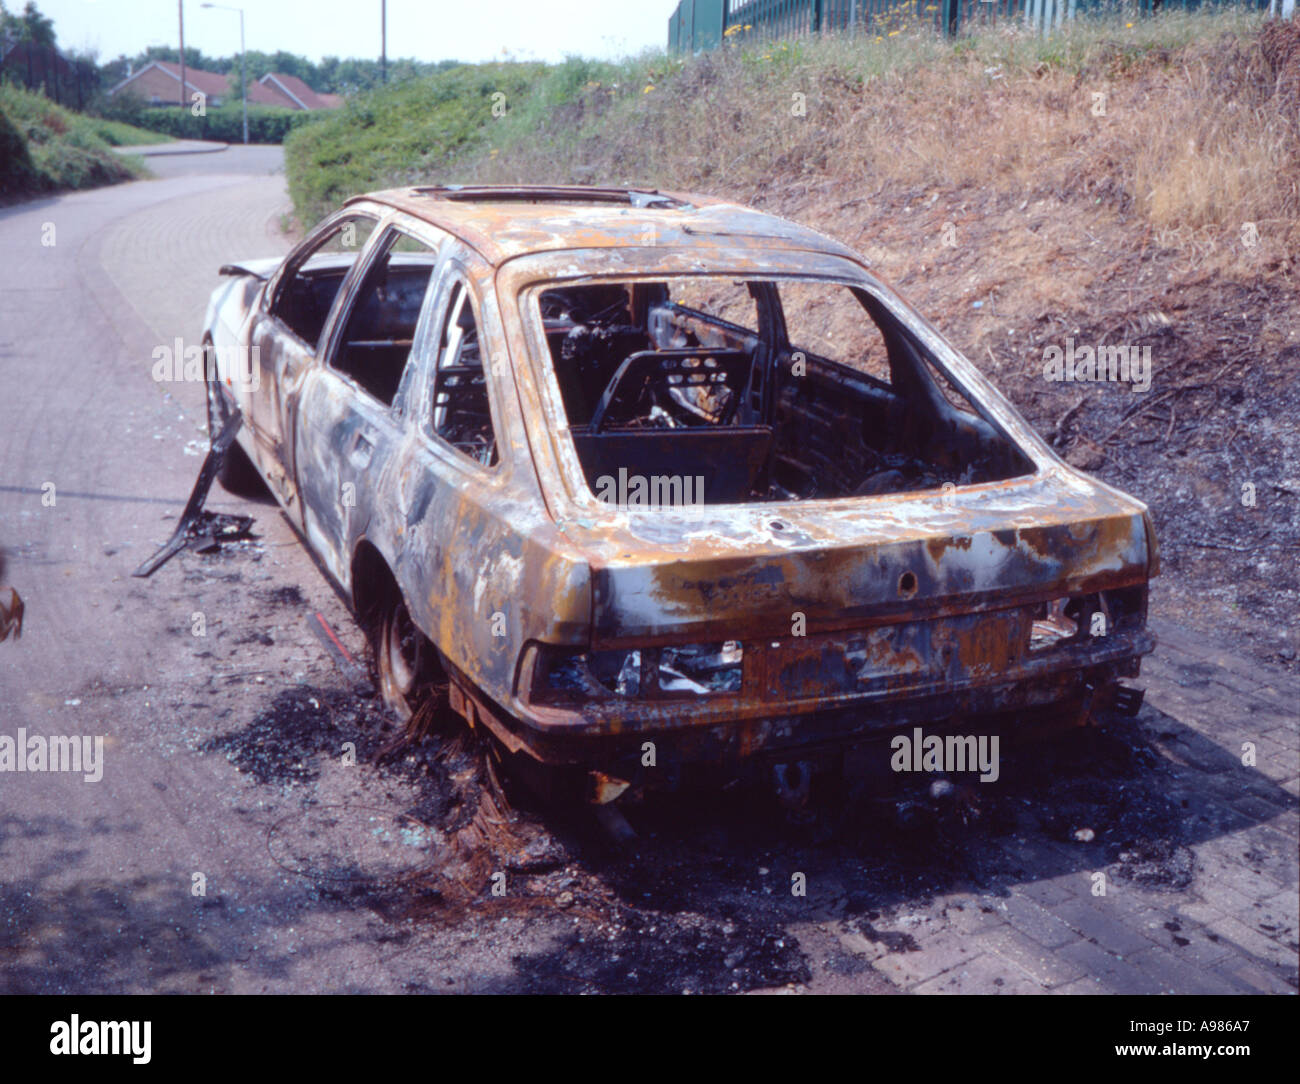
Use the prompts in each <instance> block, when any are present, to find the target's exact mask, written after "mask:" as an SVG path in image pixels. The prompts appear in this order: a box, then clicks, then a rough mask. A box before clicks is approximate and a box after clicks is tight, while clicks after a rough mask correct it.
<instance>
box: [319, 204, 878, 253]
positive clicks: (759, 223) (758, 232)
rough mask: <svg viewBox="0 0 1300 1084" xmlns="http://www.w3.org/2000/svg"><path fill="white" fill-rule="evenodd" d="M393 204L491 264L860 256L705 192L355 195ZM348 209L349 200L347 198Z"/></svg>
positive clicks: (800, 228)
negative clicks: (718, 248)
mask: <svg viewBox="0 0 1300 1084" xmlns="http://www.w3.org/2000/svg"><path fill="white" fill-rule="evenodd" d="M367 200H368V201H372V202H376V203H381V204H385V205H387V206H389V207H393V208H395V209H396V210H399V211H403V212H405V213H406V214H409V215H411V216H413V217H415V218H418V219H420V220H422V221H424V222H428V223H430V224H431V225H434V226H437V227H438V228H439V229H442V230H445V231H446V232H447V233H450V234H453V235H454V236H456V237H459V238H460V239H461V240H462V241H464V242H465V243H466V244H468V245H469V246H470V247H472V248H473V249H475V250H476V251H477V252H478V253H479V255H481V256H482V257H483V258H484V259H485V260H487V261H488V262H489V263H491V264H493V265H494V266H499V265H500V264H502V263H504V262H505V261H506V260H509V259H513V258H514V257H516V256H523V255H527V254H529V253H536V252H554V251H558V250H563V249H608V248H621V247H643V246H671V247H677V246H682V247H688V248H689V247H696V246H699V245H700V244H701V242H704V243H711V244H714V245H716V244H718V243H719V242H721V241H724V240H725V241H726V242H727V243H728V244H729V245H731V246H732V247H740V248H744V247H746V246H752V247H754V248H763V249H772V248H779V249H791V250H802V251H813V252H828V253H835V254H837V255H847V256H850V257H853V258H856V259H860V257H857V256H856V255H855V254H854V253H853V252H852V251H851V250H850V249H848V248H846V247H845V246H843V245H841V244H840V243H839V242H838V241H835V240H833V239H832V238H830V237H827V236H826V235H825V234H822V233H818V232H817V231H816V230H812V229H809V228H807V227H806V226H800V225H797V224H795V223H793V222H789V221H787V220H785V219H783V218H778V217H777V216H775V215H769V214H764V213H762V212H761V211H755V210H752V209H750V208H748V207H742V206H740V205H738V204H734V203H726V202H724V201H722V200H716V199H711V198H709V197H706V196H695V195H688V194H684V193H673V192H660V191H658V190H654V189H636V188H591V187H578V186H559V185H547V186H542V185H531V186H530V185H474V186H460V185H438V186H426V187H413V188H392V189H388V190H386V191H383V192H372V193H368V194H367V195H364V196H356V197H353V198H352V199H350V200H348V201H347V203H348V204H353V203H359V202H363V201H367ZM345 206H346V205H345Z"/></svg>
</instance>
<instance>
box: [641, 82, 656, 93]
mask: <svg viewBox="0 0 1300 1084" xmlns="http://www.w3.org/2000/svg"><path fill="white" fill-rule="evenodd" d="M654 88H655V85H654V84H653V83H647V84H646V85H645V90H643V91H642V92H641V93H642V94H649V93H650V92H651V91H652V90H654Z"/></svg>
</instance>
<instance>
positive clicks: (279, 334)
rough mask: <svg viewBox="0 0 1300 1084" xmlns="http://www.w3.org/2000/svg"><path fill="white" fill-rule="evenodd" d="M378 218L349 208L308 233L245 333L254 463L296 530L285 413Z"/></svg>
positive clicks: (289, 412) (299, 518) (294, 490)
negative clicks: (253, 372) (254, 373)
mask: <svg viewBox="0 0 1300 1084" xmlns="http://www.w3.org/2000/svg"><path fill="white" fill-rule="evenodd" d="M377 224H378V219H377V217H376V216H374V215H371V214H366V213H364V212H357V211H349V212H347V213H346V214H343V215H341V216H337V217H335V218H334V219H331V220H330V221H329V222H327V223H326V224H325V225H324V226H322V227H321V228H320V229H318V230H317V231H316V232H315V233H313V234H312V235H311V236H310V237H309V238H307V240H306V241H304V242H303V243H302V245H300V246H299V247H298V249H297V250H295V252H294V253H293V254H292V255H291V256H290V257H289V259H288V260H286V261H285V263H284V265H283V267H282V268H281V270H280V272H279V273H278V274H277V275H276V277H275V279H274V280H273V281H272V282H271V284H270V286H269V288H268V290H267V294H266V300H265V302H264V306H263V308H262V310H261V311H260V312H258V313H257V314H255V316H254V317H253V321H252V323H251V326H250V330H249V347H250V354H251V357H252V359H253V362H252V363H253V364H254V365H256V366H257V370H258V376H259V379H258V380H257V381H256V383H255V390H254V391H253V394H252V396H251V400H250V407H251V409H250V411H249V413H248V416H247V417H246V418H245V421H246V422H247V424H248V427H249V429H250V431H251V432H252V434H253V441H254V444H255V446H256V448H257V459H258V465H259V466H260V467H261V468H262V470H263V473H264V474H265V475H266V476H267V478H268V480H269V481H270V482H271V485H272V487H273V488H274V489H275V490H276V493H277V496H278V497H279V498H280V500H281V502H282V503H283V504H284V506H285V508H286V509H287V510H288V511H289V513H290V516H291V518H293V519H294V520H295V521H297V522H298V524H299V526H301V525H302V509H301V506H300V503H299V502H298V500H297V497H298V493H297V487H296V485H295V484H294V479H295V476H296V472H295V469H294V464H293V459H292V453H293V448H292V441H291V440H290V439H289V436H290V434H291V421H290V419H291V415H292V412H293V410H294V409H295V405H296V402H297V399H298V396H299V393H300V386H301V383H302V380H303V378H304V377H305V375H306V374H307V372H308V371H310V369H311V368H312V366H313V363H314V362H315V361H316V359H317V357H318V354H319V351H320V348H321V346H322V344H323V342H324V339H325V335H326V333H327V332H328V330H329V329H330V327H331V325H332V322H333V321H332V317H333V314H334V313H335V310H336V309H337V308H338V306H339V304H340V302H341V299H342V298H343V297H344V295H345V294H346V289H345V287H346V285H347V283H348V282H349V281H350V278H351V276H352V275H353V272H354V271H355V267H356V264H357V263H358V261H359V260H360V259H361V258H362V257H363V255H364V253H365V252H366V250H367V244H368V242H369V241H370V240H371V239H372V238H373V236H374V234H375V227H376V226H377Z"/></svg>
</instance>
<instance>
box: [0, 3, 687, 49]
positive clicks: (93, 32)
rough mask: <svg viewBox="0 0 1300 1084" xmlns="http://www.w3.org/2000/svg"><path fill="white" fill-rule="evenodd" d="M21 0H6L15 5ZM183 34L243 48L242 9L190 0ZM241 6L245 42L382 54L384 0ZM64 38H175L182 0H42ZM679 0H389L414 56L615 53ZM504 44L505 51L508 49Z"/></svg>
mask: <svg viewBox="0 0 1300 1084" xmlns="http://www.w3.org/2000/svg"><path fill="white" fill-rule="evenodd" d="M23 2H24V0H4V3H5V6H6V8H8V10H9V11H10V12H17V11H20V10H21V9H22V6H23ZM183 2H184V6H185V44H186V46H187V47H194V48H198V49H201V50H202V51H203V52H204V53H206V54H208V55H209V56H233V55H235V54H236V53H238V52H239V16H238V15H236V14H235V13H234V12H233V11H226V10H205V9H203V8H201V7H200V6H199V4H200V0H183ZM222 2H224V3H225V5H226V6H228V7H242V8H243V9H244V34H245V44H246V45H247V47H248V48H249V49H258V50H261V51H262V52H266V53H273V52H275V51H276V50H277V49H283V50H285V51H286V52H290V53H298V54H300V55H303V56H307V57H309V58H311V59H312V60H320V59H321V57H324V56H338V57H354V56H355V57H362V56H368V57H376V58H377V57H378V56H379V23H380V16H379V12H380V0H242V2H241V0H222ZM36 3H37V7H38V8H40V10H41V12H42V13H43V14H45V15H47V16H49V17H50V18H51V19H53V20H54V31H55V33H56V34H57V35H58V42H59V47H60V48H63V49H75V50H78V51H82V50H92V51H96V52H98V54H99V60H100V62H101V63H102V62H104V61H107V60H111V59H113V58H114V57H116V56H118V55H119V54H125V55H127V56H134V55H135V54H137V53H139V52H142V51H143V50H144V49H145V48H146V47H147V46H149V45H171V46H173V47H174V46H175V45H176V44H177V29H178V15H177V0H36ZM676 6H677V0H388V55H389V56H390V57H399V56H400V57H409V56H413V57H415V58H416V59H417V60H430V61H432V60H465V61H483V60H499V59H503V57H504V56H505V55H507V54H508V55H509V56H510V57H511V58H512V59H515V60H546V61H558V60H563V59H564V57H565V56H573V55H577V56H584V57H599V58H614V57H619V56H626V55H629V54H635V53H639V52H640V51H641V50H643V49H645V48H647V47H656V48H663V47H664V45H666V43H667V40H668V16H669V15H671V14H672V12H673V9H674V8H675V7H676ZM503 50H504V51H505V52H504V53H503Z"/></svg>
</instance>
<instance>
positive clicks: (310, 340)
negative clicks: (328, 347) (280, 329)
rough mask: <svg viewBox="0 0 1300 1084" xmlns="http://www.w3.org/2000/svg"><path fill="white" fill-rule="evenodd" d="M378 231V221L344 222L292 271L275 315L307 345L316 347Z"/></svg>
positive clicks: (276, 303)
mask: <svg viewBox="0 0 1300 1084" xmlns="http://www.w3.org/2000/svg"><path fill="white" fill-rule="evenodd" d="M374 228H375V220H374V219H372V218H368V217H365V216H362V215H357V216H355V217H353V218H347V219H344V220H343V221H342V222H340V223H339V224H338V225H337V226H336V227H335V228H334V229H333V230H331V231H330V232H329V233H328V234H327V235H326V236H325V237H323V238H322V239H321V240H320V242H319V243H318V244H317V245H316V247H315V248H313V249H312V250H311V251H310V252H309V253H308V254H307V255H306V257H305V258H303V259H302V260H300V261H299V262H298V264H297V266H296V267H293V268H291V270H290V273H289V274H288V275H287V276H286V277H285V279H284V281H283V282H282V283H281V285H280V289H279V292H278V293H277V294H276V297H275V300H274V302H273V304H272V305H271V315H273V316H275V317H277V318H278V319H279V320H280V321H281V322H282V323H283V324H284V325H285V326H286V327H287V328H288V329H289V330H290V331H292V332H293V333H294V334H295V335H297V336H298V338H300V339H301V340H302V341H303V342H305V343H307V344H308V345H309V346H313V347H314V346H316V345H317V343H318V342H319V341H320V335H321V331H322V330H323V329H324V327H325V321H326V319H327V318H328V317H329V313H330V309H331V308H332V307H333V305H334V298H335V297H336V296H337V295H338V292H339V288H340V287H341V286H342V285H343V280H344V278H345V277H347V273H348V272H349V271H350V270H352V265H353V264H354V263H356V261H357V257H358V256H360V255H361V250H362V249H363V248H365V244H366V241H368V240H369V239H370V235H371V233H373V232H374Z"/></svg>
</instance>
